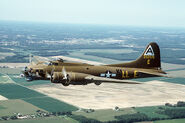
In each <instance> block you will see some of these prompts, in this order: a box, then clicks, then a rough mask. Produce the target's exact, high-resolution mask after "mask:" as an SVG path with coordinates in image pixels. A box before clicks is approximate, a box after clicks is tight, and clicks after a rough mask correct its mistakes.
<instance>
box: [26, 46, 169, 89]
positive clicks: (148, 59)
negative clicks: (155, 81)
mask: <svg viewBox="0 0 185 123" xmlns="http://www.w3.org/2000/svg"><path fill="white" fill-rule="evenodd" d="M23 74H24V76H25V77H26V79H27V80H28V81H32V80H37V79H43V80H47V79H50V80H51V82H52V83H61V84H63V85H64V86H68V85H70V84H71V85H86V84H89V83H95V84H96V85H100V84H101V83H126V84H140V83H139V82H136V81H133V80H130V79H133V78H145V77H163V76H165V75H164V74H166V73H165V72H164V71H162V69H161V59H160V49H159V46H158V45H157V43H155V42H151V43H150V44H149V45H148V46H147V47H146V49H145V50H144V52H143V54H142V55H141V56H140V57H139V58H138V59H136V60H135V61H132V62H128V63H120V64H108V65H99V66H98V65H91V64H86V63H74V62H65V61H63V60H62V59H59V60H56V61H50V63H49V64H44V63H43V62H39V63H37V64H35V65H33V64H31V65H29V66H27V67H25V68H24V70H23Z"/></svg>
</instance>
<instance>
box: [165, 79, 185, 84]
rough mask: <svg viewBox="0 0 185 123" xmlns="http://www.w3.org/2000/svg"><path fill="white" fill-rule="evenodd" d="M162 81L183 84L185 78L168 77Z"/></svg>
mask: <svg viewBox="0 0 185 123" xmlns="http://www.w3.org/2000/svg"><path fill="white" fill-rule="evenodd" d="M163 81H165V82H170V83H176V84H184V85H185V78H168V79H164V80H163Z"/></svg>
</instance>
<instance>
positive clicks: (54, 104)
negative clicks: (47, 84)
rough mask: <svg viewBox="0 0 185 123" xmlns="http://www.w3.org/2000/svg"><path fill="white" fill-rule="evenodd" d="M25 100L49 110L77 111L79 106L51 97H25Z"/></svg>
mask: <svg viewBox="0 0 185 123" xmlns="http://www.w3.org/2000/svg"><path fill="white" fill-rule="evenodd" d="M23 100H24V101H26V102H28V103H31V104H33V105H35V106H37V107H40V108H42V109H44V110H47V111H49V112H56V111H75V110H77V109H78V108H77V107H74V106H72V105H70V104H67V103H64V102H61V101H59V100H56V99H53V98H51V97H47V96H45V97H39V98H25V99H23Z"/></svg>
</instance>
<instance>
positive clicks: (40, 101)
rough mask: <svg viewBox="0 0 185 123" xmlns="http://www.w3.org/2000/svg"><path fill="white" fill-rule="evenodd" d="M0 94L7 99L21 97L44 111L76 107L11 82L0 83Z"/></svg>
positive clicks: (70, 109)
mask: <svg viewBox="0 0 185 123" xmlns="http://www.w3.org/2000/svg"><path fill="white" fill-rule="evenodd" d="M0 95H2V96H4V97H6V98H8V99H23V100H24V101H26V102H28V103H31V104H33V105H35V106H37V107H39V108H42V109H44V110H46V111H73V110H77V108H76V107H74V106H72V105H69V104H67V103H65V102H62V101H59V100H56V99H54V98H51V97H48V96H46V95H44V94H41V93H39V92H36V91H34V90H31V89H28V88H26V87H23V86H20V85H17V84H14V83H11V84H1V85H0Z"/></svg>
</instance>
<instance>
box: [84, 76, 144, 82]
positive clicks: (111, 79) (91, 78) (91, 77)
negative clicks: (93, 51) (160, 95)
mask: <svg viewBox="0 0 185 123" xmlns="http://www.w3.org/2000/svg"><path fill="white" fill-rule="evenodd" d="M85 79H86V80H89V81H92V82H101V83H122V84H142V83H141V82H136V81H132V80H119V79H113V78H104V77H97V76H91V75H89V76H87V77H85Z"/></svg>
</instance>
